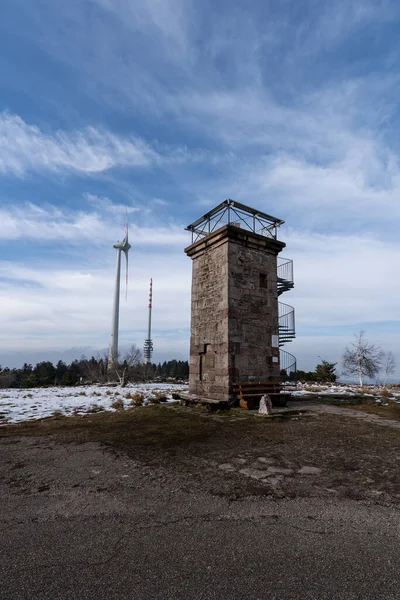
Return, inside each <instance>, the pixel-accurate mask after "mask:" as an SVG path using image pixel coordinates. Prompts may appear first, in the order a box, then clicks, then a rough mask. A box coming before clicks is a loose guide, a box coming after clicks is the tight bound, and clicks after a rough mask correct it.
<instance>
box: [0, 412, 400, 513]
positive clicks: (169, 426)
mask: <svg viewBox="0 0 400 600" xmlns="http://www.w3.org/2000/svg"><path fill="white" fill-rule="evenodd" d="M344 412H345V411H344ZM23 438H35V439H36V440H37V443H41V444H42V445H46V444H49V443H50V444H52V445H54V444H57V443H58V442H59V443H62V444H63V445H64V444H69V443H70V444H75V445H76V444H77V443H78V444H85V443H88V442H96V443H100V444H101V445H103V447H104V449H105V450H106V451H108V452H111V453H115V454H116V455H118V456H121V455H123V456H126V457H129V458H130V459H132V460H135V461H140V463H141V464H142V465H144V466H145V467H146V466H147V467H149V468H151V467H157V469H162V470H163V471H164V473H165V477H167V478H168V477H170V478H173V479H174V481H177V482H179V485H180V486H181V487H182V488H184V487H185V486H188V487H190V488H191V489H197V490H198V491H199V492H200V491H204V492H208V493H211V494H213V495H216V496H221V497H226V498H228V499H229V500H235V499H242V498H245V497H249V496H258V497H260V496H261V497H270V498H275V499H278V498H288V499H289V498H329V499H352V500H362V501H367V502H369V503H374V504H383V505H398V504H399V503H400V475H399V458H400V430H399V429H397V430H396V429H392V428H390V427H379V426H377V425H376V424H373V423H369V422H367V421H360V420H358V419H354V418H352V417H351V416H346V415H343V414H330V413H325V412H322V411H321V412H313V411H312V412H310V413H306V414H304V415H302V416H295V417H294V418H290V419H263V418H260V417H256V416H254V415H250V414H248V413H246V412H245V411H229V412H226V413H219V414H212V413H211V414H210V413H207V412H205V411H204V410H201V409H196V408H184V407H180V406H175V407H171V406H169V407H166V406H154V407H151V408H136V409H133V410H125V411H120V412H117V413H99V414H93V415H87V416H85V417H68V418H65V417H61V418H50V419H45V420H42V421H39V422H30V423H25V424H21V425H16V426H9V427H5V428H2V429H1V430H0V444H1V445H2V451H3V462H2V465H1V477H2V480H3V482H4V483H6V484H7V486H9V487H11V488H12V489H13V490H14V492H15V494H18V495H21V494H22V495H24V494H28V495H29V494H31V493H32V491H37V490H38V489H39V491H40V490H42V491H43V492H46V491H47V490H49V489H50V488H51V486H52V485H54V484H55V482H54V473H50V472H49V474H48V475H46V466H45V464H42V465H41V469H40V477H39V479H38V476H37V473H38V471H37V470H36V469H35V466H34V465H33V464H32V461H30V460H28V457H27V456H24V452H23V445H19V444H18V440H22V439H23ZM19 446H20V449H19ZM28 447H29V446H28ZM28 447H27V448H28ZM27 451H28V450H27Z"/></svg>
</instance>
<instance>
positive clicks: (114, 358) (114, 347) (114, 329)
mask: <svg viewBox="0 0 400 600" xmlns="http://www.w3.org/2000/svg"><path fill="white" fill-rule="evenodd" d="M113 248H115V249H116V251H117V270H116V274H115V290H114V305H113V316H112V325H111V340H110V350H109V354H108V370H109V371H110V370H111V369H112V368H113V367H114V366H115V365H116V364H117V363H118V330H119V297H120V289H121V253H122V252H123V253H124V254H125V259H126V275H125V300H126V299H127V298H128V252H129V249H130V248H131V245H130V243H129V241H128V209H127V210H126V224H125V237H124V239H123V240H122V242H117V243H116V244H114V245H113Z"/></svg>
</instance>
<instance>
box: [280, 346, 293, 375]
mask: <svg viewBox="0 0 400 600" xmlns="http://www.w3.org/2000/svg"><path fill="white" fill-rule="evenodd" d="M279 353H280V359H279V360H280V367H281V381H282V382H288V383H295V382H296V380H297V361H296V357H295V356H293V354H290V352H286V350H282V349H280V351H279Z"/></svg>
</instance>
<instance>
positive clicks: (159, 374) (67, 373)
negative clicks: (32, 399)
mask: <svg viewBox="0 0 400 600" xmlns="http://www.w3.org/2000/svg"><path fill="white" fill-rule="evenodd" d="M133 362H134V364H132V363H131V364H129V363H128V362H126V361H122V362H121V365H120V367H119V368H118V370H119V369H123V370H124V372H125V371H126V373H125V377H124V382H125V383H126V382H128V381H130V382H134V381H139V382H140V381H141V382H143V381H163V380H165V379H171V378H172V379H179V380H185V379H187V378H188V377H189V363H188V361H187V360H169V361H165V362H163V363H158V364H150V365H144V364H143V363H141V362H138V361H133ZM110 379H111V380H117V379H119V377H118V373H117V372H115V373H114V372H111V373H108V369H107V359H106V358H95V357H94V356H92V357H91V358H90V359H87V358H81V359H80V360H74V361H73V362H71V363H70V364H66V363H65V362H63V361H62V360H59V361H58V363H57V364H56V365H53V363H51V362H50V361H43V362H39V363H37V364H36V365H35V366H33V365H30V364H27V363H25V364H24V366H23V367H22V368H20V369H9V368H8V367H4V368H3V367H1V366H0V388H30V387H43V386H53V385H61V386H67V385H77V384H79V383H104V382H106V381H108V380H110Z"/></svg>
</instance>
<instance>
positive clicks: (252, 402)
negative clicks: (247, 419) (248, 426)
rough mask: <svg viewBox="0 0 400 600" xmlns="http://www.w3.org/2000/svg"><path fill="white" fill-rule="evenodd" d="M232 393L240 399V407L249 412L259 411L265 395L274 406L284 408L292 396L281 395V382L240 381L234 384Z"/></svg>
mask: <svg viewBox="0 0 400 600" xmlns="http://www.w3.org/2000/svg"><path fill="white" fill-rule="evenodd" d="M232 391H233V393H234V395H235V396H236V397H237V398H238V399H239V406H240V407H241V408H247V409H248V410H254V409H257V408H258V407H259V405H260V400H261V398H262V396H264V394H267V395H268V396H269V397H270V398H271V402H272V406H275V407H284V406H286V401H287V400H288V398H290V394H287V393H283V394H282V393H281V384H280V382H279V381H267V382H260V381H238V382H236V383H233V384H232Z"/></svg>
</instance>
